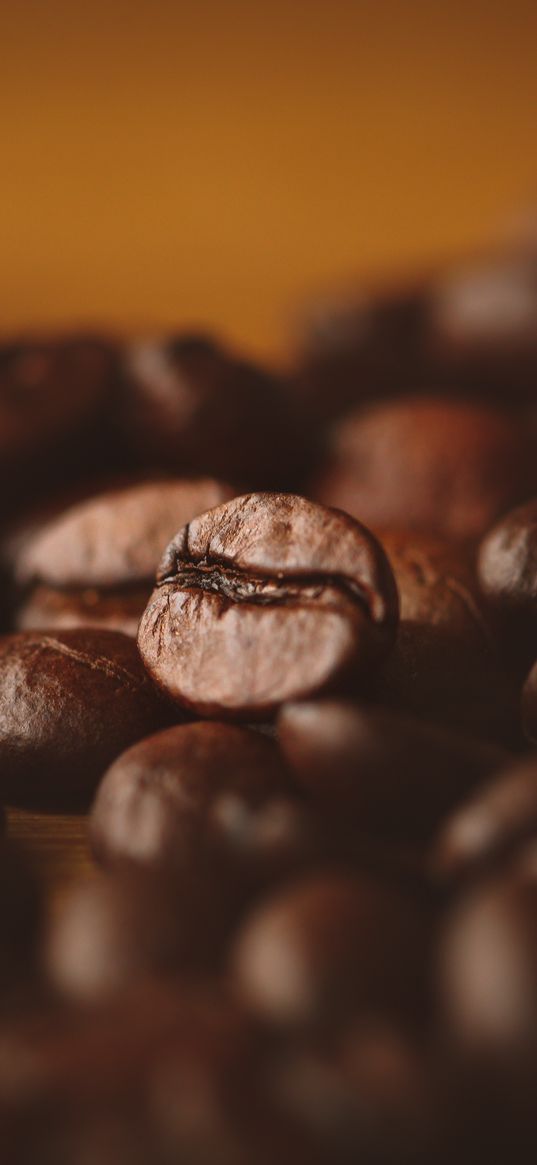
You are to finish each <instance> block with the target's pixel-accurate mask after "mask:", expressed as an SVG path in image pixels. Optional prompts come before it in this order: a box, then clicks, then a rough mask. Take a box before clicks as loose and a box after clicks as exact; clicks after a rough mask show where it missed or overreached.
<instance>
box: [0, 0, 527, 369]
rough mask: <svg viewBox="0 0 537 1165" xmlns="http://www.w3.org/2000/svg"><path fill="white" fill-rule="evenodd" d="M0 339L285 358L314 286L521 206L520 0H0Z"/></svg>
mask: <svg viewBox="0 0 537 1165" xmlns="http://www.w3.org/2000/svg"><path fill="white" fill-rule="evenodd" d="M0 39H1V44H2V74H1V77H0V94H1V101H0V126H1V141H2V167H1V172H2V178H1V188H0V205H1V213H0V255H1V265H0V288H1V303H2V311H1V319H0V327H1V329H2V330H5V331H6V332H10V331H13V330H19V329H25V328H27V327H28V328H32V327H34V326H52V327H54V326H57V325H61V326H64V325H66V324H69V325H71V324H75V325H78V324H92V325H96V324H105V325H107V326H112V327H118V328H120V329H121V330H125V329H127V330H131V329H136V330H137V329H140V328H144V327H146V326H149V327H153V326H165V327H169V326H176V325H178V324H185V325H188V326H190V325H193V324H196V325H202V326H208V327H210V328H211V329H214V330H216V331H217V332H218V333H219V334H221V335H223V336H224V337H225V338H227V339H229V340H231V341H233V342H238V343H240V344H241V345H244V346H245V347H246V348H247V349H249V350H250V351H251V352H253V353H257V354H263V355H274V356H276V357H279V356H280V355H282V354H284V353H285V352H286V350H287V344H288V337H289V335H290V332H291V331H292V321H293V318H294V315H295V312H296V311H297V310H298V308H299V307H300V304H301V302H302V301H303V300H304V298H306V299H307V298H308V296H310V295H311V294H314V293H315V292H316V291H317V289H320V290H323V289H324V288H331V287H334V286H335V287H337V286H339V285H340V284H343V285H345V284H346V283H349V282H351V283H352V281H353V280H354V279H358V278H359V277H361V275H363V274H367V275H371V274H373V275H375V274H378V273H386V272H391V271H392V269H396V270H399V271H401V270H403V271H404V270H406V269H407V268H420V267H421V266H423V265H428V264H429V263H430V262H434V261H435V260H437V259H444V258H446V257H449V256H451V255H458V254H460V253H462V252H464V251H466V250H468V249H469V250H472V249H473V248H474V247H476V246H477V247H480V246H481V245H482V244H484V243H485V244H486V243H487V242H488V241H490V240H493V239H494V238H495V237H497V235H498V233H500V234H501V232H502V231H504V230H507V229H509V220H510V217H511V215H512V214H513V213H514V212H515V211H516V210H517V209H518V208H524V207H525V206H526V205H529V204H531V202H532V200H533V197H534V195H535V194H536V193H537V159H536V155H535V132H534V131H535V109H536V107H537V71H536V69H535V45H536V43H537V7H536V6H535V4H534V3H533V0H511V2H510V3H509V4H506V3H503V2H502V3H500V2H496V0H466V2H463V0H451V2H450V3H444V2H443V0H440V2H439V3H432V4H431V2H430V0H331V2H330V3H326V2H324V0H271V2H270V3H268V0H257V2H256V3H253V2H252V0H196V3H188V4H187V3H185V2H183V0H175V2H173V0H157V3H153V2H152V0H151V2H150V0H134V2H129V3H127V0H112V2H109V0H107V2H105V0H94V2H93V3H92V4H91V5H83V4H72V3H69V2H68V0H47V3H46V4H41V3H39V2H38V0H20V2H18V3H13V4H5V5H3V6H2V14H1V16H0Z"/></svg>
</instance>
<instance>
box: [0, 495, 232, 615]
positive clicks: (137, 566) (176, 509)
mask: <svg viewBox="0 0 537 1165" xmlns="http://www.w3.org/2000/svg"><path fill="white" fill-rule="evenodd" d="M232 496H233V491H232V490H231V489H230V488H229V487H228V486H225V485H223V484H221V483H220V482H217V481H214V480H212V479H211V478H199V479H197V480H194V479H193V480H179V481H175V480H173V481H151V482H142V483H140V484H137V485H132V486H129V487H127V488H125V489H120V490H116V491H111V492H108V493H104V494H100V495H97V496H96V497H92V498H89V499H87V500H85V501H83V502H79V503H78V504H77V505H75V506H73V507H72V508H70V509H68V510H67V511H66V512H64V513H62V514H60V515H59V516H57V517H55V518H54V519H52V520H51V521H50V522H48V523H47V524H46V525H45V526H44V527H43V528H42V529H41V530H38V531H37V532H34V533H33V534H32V535H31V536H29V537H28V538H27V539H26V541H25V542H24V543H23V546H22V548H21V550H20V552H19V554H18V555H17V558H16V562H15V578H16V581H17V583H18V584H19V585H22V586H26V587H28V586H33V588H34V589H33V590H32V591H31V592H30V594H29V595H28V596H27V597H26V600H25V602H24V604H23V606H22V609H21V610H20V611H19V613H18V615H17V624H18V626H19V627H20V629H21V630H36V629H37V630H39V629H40V628H45V629H46V630H50V629H51V628H54V627H63V628H67V627H76V626H84V625H86V626H87V625H88V624H89V625H92V626H104V627H108V628H110V629H111V630H119V631H124V632H126V633H128V634H131V635H136V633H137V630H138V623H139V621H140V618H141V615H142V613H143V611H144V608H145V606H146V604H147V600H148V598H149V596H150V594H151V589H152V585H153V580H154V577H155V574H156V570H157V566H158V564H159V562H160V559H161V557H162V554H163V552H164V550H165V548H166V546H167V545H168V543H169V541H170V538H172V537H173V535H174V533H175V531H176V530H177V528H178V526H180V525H182V524H184V523H185V522H189V521H190V520H191V519H192V518H194V517H195V516H196V514H199V513H203V512H205V510H208V509H210V508H211V507H213V506H217V505H220V503H221V502H223V501H225V500H226V499H227V498H231V497H232Z"/></svg>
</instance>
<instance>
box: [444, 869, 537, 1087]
mask: <svg viewBox="0 0 537 1165" xmlns="http://www.w3.org/2000/svg"><path fill="white" fill-rule="evenodd" d="M536 915H537V880H536V879H535V877H532V878H530V877H527V876H523V875H521V874H516V873H514V872H513V874H512V875H509V876H505V877H499V878H496V879H494V880H491V881H487V882H485V883H483V884H478V885H477V886H475V887H474V888H473V889H471V890H470V891H469V892H467V893H466V894H465V895H463V897H462V898H461V899H460V900H459V901H458V902H457V903H456V904H455V906H454V907H453V909H452V911H451V913H450V915H449V916H448V919H447V921H446V924H445V929H444V932H443V935H442V937H441V941H440V950H439V964H438V975H439V994H440V1000H441V1005H442V1015H443V1020H444V1025H445V1028H446V1036H447V1038H448V1040H450V1041H451V1042H452V1043H454V1044H455V1045H456V1046H457V1047H459V1048H461V1049H464V1051H465V1053H466V1054H467V1055H469V1056H471V1057H472V1058H475V1059H476V1060H478V1061H480V1062H486V1060H487V1059H488V1058H490V1061H491V1063H492V1062H495V1063H496V1062H497V1061H498V1058H499V1057H500V1058H501V1057H506V1067H507V1065H508V1064H509V1062H510V1061H513V1060H517V1059H519V1058H523V1057H525V1056H526V1055H527V1054H528V1053H532V1054H533V1052H534V1051H535V1050H536V1047H537V930H536V927H535V918H536Z"/></svg>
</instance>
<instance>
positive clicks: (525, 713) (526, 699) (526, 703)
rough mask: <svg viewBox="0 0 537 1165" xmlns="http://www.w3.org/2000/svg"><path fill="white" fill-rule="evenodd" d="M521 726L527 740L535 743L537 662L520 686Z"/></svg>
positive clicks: (536, 738)
mask: <svg viewBox="0 0 537 1165" xmlns="http://www.w3.org/2000/svg"><path fill="white" fill-rule="evenodd" d="M522 726H523V729H524V732H525V735H526V736H527V738H528V740H531V742H532V744H537V662H536V663H534V665H533V667H532V669H531V671H530V673H529V675H528V676H527V678H526V682H525V684H524V687H523V688H522Z"/></svg>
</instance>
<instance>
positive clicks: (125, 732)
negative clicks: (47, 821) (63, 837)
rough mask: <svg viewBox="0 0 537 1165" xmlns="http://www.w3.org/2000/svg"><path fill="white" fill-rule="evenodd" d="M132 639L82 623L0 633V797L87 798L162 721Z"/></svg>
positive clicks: (165, 712) (166, 715) (165, 716)
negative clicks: (54, 630)
mask: <svg viewBox="0 0 537 1165" xmlns="http://www.w3.org/2000/svg"><path fill="white" fill-rule="evenodd" d="M169 720H170V712H169V708H167V707H166V706H165V704H163V703H162V701H161V700H160V699H159V698H158V695H157V694H156V693H155V691H154V689H153V687H152V685H151V683H150V681H149V679H148V677H147V675H146V673H145V672H144V669H143V666H142V664H141V663H140V660H139V658H138V654H137V652H136V646H135V644H134V642H133V641H132V640H131V639H128V638H127V636H125V635H121V634H120V633H119V632H112V631H94V630H90V629H84V630H83V629H80V630H77V631H64V632H61V633H58V634H51V635H47V634H45V633H32V632H27V633H26V634H24V633H21V634H19V635H8V636H4V637H3V638H2V639H1V640H0V769H1V773H2V777H1V787H2V796H3V797H4V798H5V799H6V800H8V801H12V802H14V803H17V804H19V803H21V804H24V803H39V804H42V805H43V806H45V807H46V806H49V805H53V804H58V803H60V804H61V803H63V802H65V801H67V802H69V801H71V802H76V800H77V799H80V798H82V799H84V798H87V796H88V794H90V793H91V792H92V791H93V789H94V788H95V786H96V784H97V781H98V780H99V779H100V777H101V776H102V774H103V772H104V771H105V769H106V768H107V766H108V764H109V763H110V761H111V760H112V759H113V758H114V757H115V756H117V755H118V753H120V752H121V751H122V750H123V749H124V748H125V747H126V746H127V745H129V744H132V742H133V741H134V740H137V739H139V738H140V737H141V736H144V735H146V734H147V733H148V732H151V731H154V730H155V729H156V728H158V727H160V726H162V725H163V724H165V723H167V722H168V723H169Z"/></svg>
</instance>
